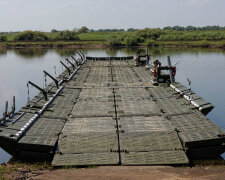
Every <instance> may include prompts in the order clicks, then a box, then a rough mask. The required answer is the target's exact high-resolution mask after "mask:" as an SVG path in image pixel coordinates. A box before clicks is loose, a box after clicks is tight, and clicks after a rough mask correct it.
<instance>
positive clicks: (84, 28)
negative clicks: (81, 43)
mask: <svg viewBox="0 0 225 180" xmlns="http://www.w3.org/2000/svg"><path fill="white" fill-rule="evenodd" d="M88 31H89V29H88V28H87V27H85V26H83V27H81V28H80V29H79V30H78V33H87V32H88Z"/></svg>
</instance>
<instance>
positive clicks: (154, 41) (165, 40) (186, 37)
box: [0, 29, 225, 49]
mask: <svg viewBox="0 0 225 180" xmlns="http://www.w3.org/2000/svg"><path fill="white" fill-rule="evenodd" d="M44 35H45V36H46V37H47V40H45V41H31V40H27V41H16V40H15V39H16V37H17V36H18V33H8V34H5V35H4V36H6V41H3V42H0V48H28V47H48V48H51V47H68V48H69V47H73V48H74V47H77V48H86V47H100V48H102V47H106V46H128V47H130V46H150V47H152V46H153V47H154V46H160V47H202V48H223V49H224V48H225V30H217V31H216V30H214V31H204V32H202V31H190V32H186V31H182V32H180V31H173V30H160V29H143V30H139V31H136V32H88V33H81V34H77V36H78V38H79V40H60V41H59V40H57V35H58V33H44Z"/></svg>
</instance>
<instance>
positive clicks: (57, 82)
mask: <svg viewBox="0 0 225 180" xmlns="http://www.w3.org/2000/svg"><path fill="white" fill-rule="evenodd" d="M43 72H44V73H45V74H46V75H47V76H48V77H50V78H51V79H52V80H53V81H54V82H55V84H56V87H57V89H58V88H59V81H58V80H57V79H55V78H54V77H52V76H51V75H50V74H49V73H47V72H46V71H43Z"/></svg>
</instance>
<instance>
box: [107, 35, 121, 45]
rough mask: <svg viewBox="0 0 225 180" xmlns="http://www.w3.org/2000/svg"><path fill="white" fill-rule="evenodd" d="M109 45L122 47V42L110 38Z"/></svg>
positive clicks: (114, 37) (115, 38)
mask: <svg viewBox="0 0 225 180" xmlns="http://www.w3.org/2000/svg"><path fill="white" fill-rule="evenodd" d="M107 44H108V45H110V46H120V45H121V42H120V40H119V39H118V38H117V37H116V36H109V37H108V39H107Z"/></svg>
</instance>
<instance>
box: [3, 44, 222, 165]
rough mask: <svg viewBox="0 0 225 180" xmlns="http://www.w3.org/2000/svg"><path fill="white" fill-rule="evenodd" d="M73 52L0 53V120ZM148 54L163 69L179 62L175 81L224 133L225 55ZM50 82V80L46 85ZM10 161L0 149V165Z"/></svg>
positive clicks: (107, 52)
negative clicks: (207, 107)
mask: <svg viewBox="0 0 225 180" xmlns="http://www.w3.org/2000/svg"><path fill="white" fill-rule="evenodd" d="M137 50H138V49H137V48H118V49H85V50H83V51H84V52H85V54H86V55H89V56H130V55H135V54H136V52H137ZM75 51H76V49H11V50H0V83H1V85H0V117H2V116H1V115H2V113H3V111H4V106H5V102H6V101H9V109H11V105H12V97H13V96H16V110H17V111H18V110H19V109H20V108H21V107H22V106H24V105H25V103H26V102H27V98H28V93H27V82H28V81H29V80H30V81H32V82H34V83H36V84H37V85H39V86H40V87H43V86H44V75H43V70H46V71H47V72H49V73H50V74H52V75H54V76H55V75H58V74H59V73H61V72H62V70H63V69H62V65H61V64H60V60H62V61H64V62H65V58H66V57H68V56H71V55H73V54H74V52H75ZM143 52H144V50H143ZM151 53H152V59H159V60H160V61H161V62H162V64H164V65H166V62H167V61H166V60H167V56H170V57H171V61H172V64H174V63H176V62H178V61H179V63H178V64H177V75H176V81H179V82H181V83H182V84H184V85H186V86H187V78H189V79H190V80H191V82H192V83H191V88H192V90H193V91H195V92H196V93H197V94H198V95H200V96H202V97H203V98H204V99H205V100H207V101H209V102H211V103H212V104H214V105H215V108H214V109H213V110H212V112H210V113H209V114H208V116H207V117H208V118H210V119H211V120H212V121H213V122H214V123H215V124H216V125H218V126H219V127H220V128H222V129H223V130H224V131H225V91H224V89H225V51H224V50H218V49H153V50H152V51H151ZM65 63H66V62H65ZM54 66H55V67H54ZM49 82H50V80H48V81H47V83H49ZM37 93H38V91H37V90H36V89H34V88H31V89H30V98H32V97H34V96H35V95H36V94H37ZM10 157H11V156H10V155H9V154H7V153H6V152H4V151H3V150H2V149H1V148H0V163H2V162H7V161H8V160H9V159H10ZM223 157H225V155H223Z"/></svg>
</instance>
